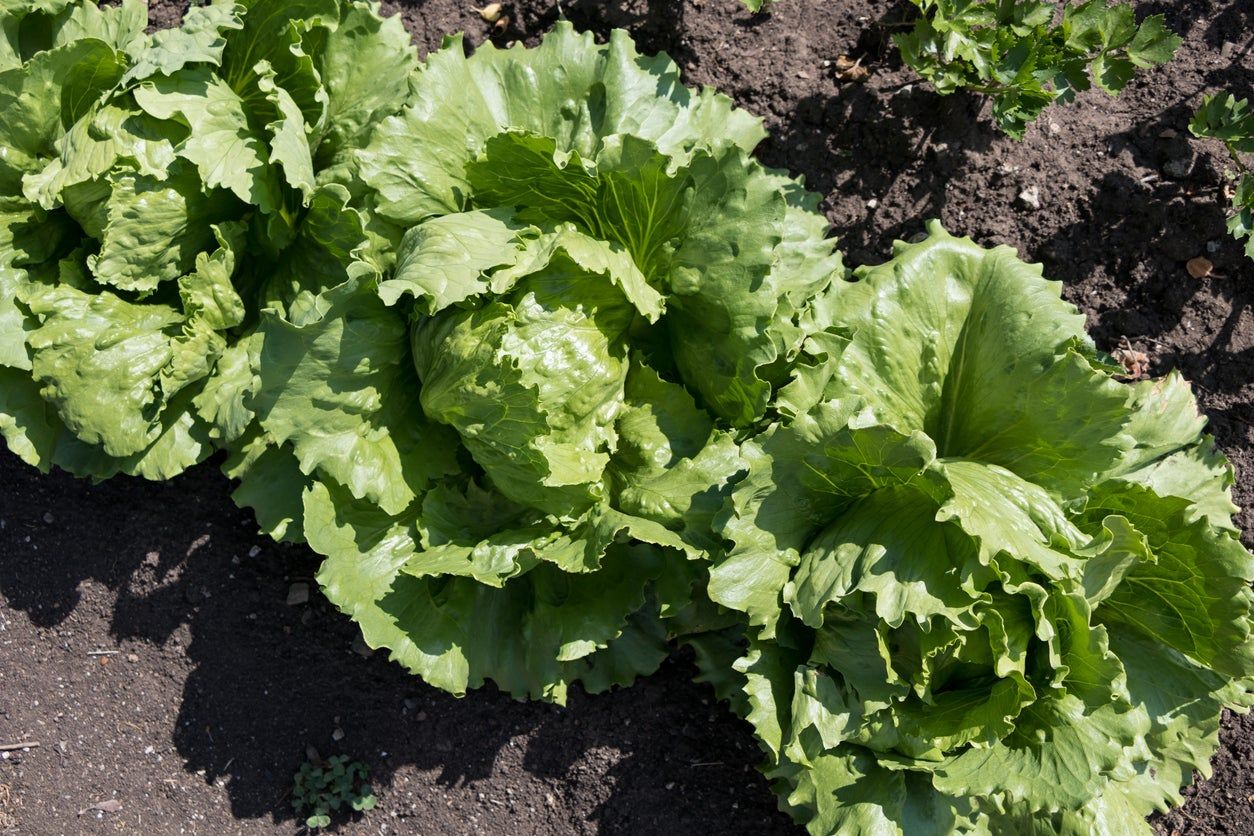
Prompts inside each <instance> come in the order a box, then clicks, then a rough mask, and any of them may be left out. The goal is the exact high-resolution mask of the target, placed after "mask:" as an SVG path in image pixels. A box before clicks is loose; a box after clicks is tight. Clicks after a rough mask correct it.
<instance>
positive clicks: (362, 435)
mask: <svg viewBox="0 0 1254 836" xmlns="http://www.w3.org/2000/svg"><path fill="white" fill-rule="evenodd" d="M762 135H763V134H762V130H761V127H760V124H759V122H758V120H757V119H755V118H752V117H750V116H748V115H746V114H744V113H743V112H740V111H738V110H735V109H734V108H733V107H732V106H731V104H730V102H729V101H728V100H727V99H726V98H724V97H722V96H719V95H716V94H714V93H713V92H712V91H703V92H700V93H693V92H690V91H688V90H686V89H685V88H684V87H682V86H681V85H680V83H679V73H678V69H677V68H676V67H675V65H674V64H672V63H671V62H670V61H669V60H667V59H665V58H658V59H649V58H642V57H641V56H639V55H638V54H637V53H636V52H635V49H634V47H633V46H632V44H631V41H630V40H629V39H628V38H627V36H626V34H625V33H621V32H617V33H615V34H614V35H613V36H612V37H611V39H610V41H609V43H608V44H605V45H598V44H596V43H595V42H594V41H593V39H592V37H591V35H578V34H576V33H575V32H574V31H573V29H572V28H571V27H570V26H569V25H567V24H564V23H563V24H560V25H559V26H558V27H557V29H556V30H555V31H554V32H552V33H551V34H549V35H548V36H547V37H546V38H545V39H544V41H543V43H542V44H541V45H540V46H539V47H538V48H535V49H523V48H521V47H519V48H513V49H509V50H497V49H494V48H492V47H490V46H485V47H483V48H481V49H480V50H478V51H477V52H476V53H475V55H474V56H473V57H470V58H467V57H466V56H465V50H464V48H463V46H462V43H461V41H460V39H454V40H452V41H450V42H449V43H448V44H447V45H446V46H445V48H444V49H443V50H441V51H439V52H438V53H436V54H434V55H432V56H431V57H430V59H429V61H428V63H427V65H426V67H425V68H424V70H423V71H422V73H421V74H419V75H418V76H417V77H416V78H415V79H414V83H413V92H412V94H411V96H410V100H409V103H408V105H407V106H406V107H405V109H404V110H403V112H401V113H400V114H398V115H396V116H394V117H391V118H388V119H385V120H383V121H382V122H381V123H380V124H379V125H378V127H377V128H376V129H375V131H374V134H373V138H372V140H371V142H370V144H369V145H368V146H367V147H366V148H365V149H364V150H362V151H361V153H360V154H358V155H357V159H356V165H357V170H358V173H359V176H360V181H361V182H360V184H359V188H358V192H359V193H360V194H361V195H362V199H363V200H366V201H367V202H368V203H369V204H370V206H372V207H373V208H372V213H373V214H374V216H375V217H376V218H377V219H378V220H379V222H380V223H381V224H387V225H390V226H391V228H392V229H393V231H394V233H395V231H397V230H403V234H401V235H399V238H398V237H397V236H396V235H395V234H394V235H393V239H391V240H396V241H397V243H396V247H395V263H394V264H391V265H389V269H387V270H386V271H381V270H380V269H379V266H378V265H377V264H372V263H369V262H368V260H366V259H364V258H360V257H357V260H356V262H355V263H354V264H351V265H350V266H349V267H348V268H347V273H348V276H347V278H346V279H345V281H344V282H343V283H341V284H339V285H338V286H335V287H333V288H330V289H328V290H326V291H325V292H322V293H320V294H316V295H314V296H311V297H309V298H306V299H304V300H303V301H301V302H299V303H298V304H295V305H288V306H286V307H284V306H282V305H272V306H270V307H269V308H268V309H267V310H266V312H265V314H264V316H263V317H262V322H261V324H260V327H259V329H258V337H257V342H258V345H259V348H258V350H257V354H256V362H255V364H254V365H255V370H256V377H255V381H254V383H253V385H252V388H251V389H250V391H251V393H252V394H251V395H250V396H249V397H248V399H247V404H248V408H249V409H250V410H251V411H252V412H253V413H254V414H255V420H256V423H255V426H256V427H257V428H259V432H258V434H256V436H255V438H256V443H255V444H250V445H249V447H248V449H247V450H245V451H244V452H243V454H242V455H241V456H240V457H239V459H238V460H239V461H240V462H241V466H240V468H239V474H240V475H241V476H242V477H243V482H242V484H241V488H240V492H241V493H240V496H239V498H240V499H241V501H244V502H248V503H252V504H256V505H257V506H258V507H259V512H260V513H262V514H263V515H264V516H267V517H269V518H268V519H263V524H266V525H267V526H268V527H270V528H271V530H272V531H273V532H275V533H276V534H279V535H281V536H287V537H290V538H295V539H300V538H303V539H305V540H307V542H308V543H309V545H310V546H312V547H313V549H314V550H315V551H317V552H319V553H320V554H322V555H325V557H326V560H325V561H324V563H323V566H322V569H321V571H320V573H319V576H318V578H319V581H320V583H321V584H322V587H323V590H324V592H325V593H326V595H327V596H328V598H329V599H330V600H331V601H333V602H334V603H335V604H336V605H338V606H339V607H340V608H342V609H343V610H344V611H345V612H347V613H349V614H350V615H351V616H352V617H353V618H354V619H356V620H357V621H358V622H359V623H360V624H361V627H362V629H363V631H364V634H365V638H366V641H367V642H368V643H369V644H370V645H372V646H374V647H386V648H389V649H390V651H391V653H392V655H393V657H394V658H395V659H396V660H397V661H399V662H401V663H402V664H404V665H405V666H407V667H408V668H409V669H411V670H412V671H414V672H416V673H418V674H420V675H422V676H423V677H424V678H425V679H427V680H428V681H429V682H431V683H433V684H435V685H438V686H440V687H442V688H445V689H448V690H450V691H453V692H455V693H463V692H464V691H465V690H466V689H467V688H470V687H475V686H477V685H479V684H481V683H483V682H484V681H485V680H487V679H491V680H494V681H495V682H496V683H497V684H498V685H499V686H500V687H501V688H502V689H504V690H506V691H508V692H510V693H512V694H515V695H517V696H520V697H521V696H532V697H538V698H545V699H552V700H559V701H560V700H562V699H563V698H564V695H565V691H566V687H567V685H568V684H569V683H570V682H571V681H574V680H576V679H580V680H582V681H583V682H584V683H585V685H586V686H587V687H589V688H593V689H596V688H601V687H607V686H608V685H610V684H613V683H617V682H627V681H630V680H631V679H632V678H634V676H635V675H637V674H639V673H644V672H649V671H651V670H652V669H653V668H654V667H656V665H657V664H658V663H659V662H660V661H661V659H662V657H663V656H664V655H665V652H666V646H665V639H666V637H667V633H668V631H670V632H675V631H682V630H687V629H698V628H699V627H701V626H703V625H704V624H706V623H707V620H709V619H713V620H717V616H716V614H714V613H713V612H712V610H711V609H710V608H709V607H708V606H706V607H705V608H702V607H701V606H700V603H701V599H702V598H703V592H702V585H703V584H702V580H703V571H704V570H703V564H702V563H701V562H700V559H701V558H703V557H704V556H705V554H706V553H707V551H708V549H710V548H712V547H713V546H714V544H715V541H714V540H713V538H712V534H711V523H710V520H711V518H712V516H713V514H714V513H715V512H716V511H717V510H718V509H719V508H720V507H721V504H722V502H723V496H724V494H725V492H726V490H727V487H728V485H729V484H730V481H731V479H732V478H733V477H734V476H735V475H736V474H737V473H738V472H739V470H740V464H739V458H738V452H737V447H736V444H735V442H734V439H733V437H732V432H733V431H734V430H736V429H740V430H747V429H749V428H751V427H753V426H754V425H755V423H756V422H758V421H759V420H760V419H761V418H762V417H763V416H764V414H765V412H766V408H767V404H768V403H769V401H770V399H771V396H772V392H773V389H774V387H775V386H777V385H778V384H780V383H782V382H783V381H784V380H785V379H786V373H787V370H788V368H789V366H790V364H791V363H792V361H793V358H794V357H795V356H796V355H797V353H798V352H799V350H800V348H801V343H802V341H803V339H804V338H805V336H806V334H807V328H808V327H809V326H808V323H809V322H810V321H811V320H812V319H813V317H812V316H810V315H809V311H808V305H809V303H810V301H811V300H812V299H813V298H815V297H816V296H817V295H818V294H819V292H820V291H821V290H822V289H823V288H825V287H826V286H827V285H828V284H829V282H830V280H831V277H832V276H833V275H834V274H835V273H836V272H837V270H838V269H839V260H838V258H837V257H836V256H835V255H834V254H833V249H832V243H831V242H830V241H828V240H825V238H824V233H825V231H826V223H825V221H824V219H823V218H822V216H821V215H820V214H818V213H817V212H815V211H814V207H815V204H816V198H815V197H814V196H812V195H808V194H806V193H805V192H804V191H803V190H802V189H801V187H800V186H799V184H798V183H796V182H794V181H792V180H790V179H789V178H787V177H785V176H783V175H780V174H777V173H774V172H771V171H767V170H765V169H763V168H762V167H761V166H760V165H758V164H757V163H756V162H754V161H752V160H751V159H750V158H749V156H748V152H749V150H750V149H752V148H753V146H754V145H755V144H756V143H757V142H758V141H759V140H760V139H761V137H762ZM348 211H349V212H352V211H353V210H352V209H350V210H348ZM358 256H361V253H359V254H358ZM278 485H282V486H285V487H282V488H280V487H276V486H278ZM275 494H279V495H282V496H286V497H296V498H299V501H294V502H291V503H289V504H287V505H285V506H284V507H283V508H282V509H279V508H278V507H277V506H278V504H279V503H276V502H274V501H273V500H271V499H267V498H264V497H268V496H274V495H275ZM694 590H695V592H694ZM694 598H695V603H694ZM661 619H670V621H669V623H668V625H663V623H662V621H661ZM681 625H682V626H681Z"/></svg>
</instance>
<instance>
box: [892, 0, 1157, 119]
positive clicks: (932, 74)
mask: <svg viewBox="0 0 1254 836" xmlns="http://www.w3.org/2000/svg"><path fill="white" fill-rule="evenodd" d="M911 2H912V3H914V5H916V6H918V7H919V11H920V12H921V13H922V16H921V17H920V18H919V19H918V21H916V23H915V26H914V29H913V30H912V31H910V32H908V33H905V34H902V35H898V36H897V37H896V39H895V40H896V42H897V47H898V48H899V49H900V50H901V57H902V59H903V60H905V62H906V63H907V64H909V65H910V66H911V67H912V68H914V69H915V70H916V71H917V72H918V73H919V74H920V75H921V76H923V77H924V78H925V79H927V80H928V81H930V82H932V84H933V85H935V87H936V89H937V90H938V91H939V92H941V93H952V92H954V91H955V90H958V89H960V88H964V87H965V88H967V89H969V90H973V91H975V92H978V93H984V94H986V95H988V96H991V97H992V98H993V117H994V118H995V119H996V120H997V124H998V125H999V126H1000V127H1001V129H1002V130H1004V131H1005V132H1006V133H1008V134H1010V135H1011V136H1014V137H1022V136H1023V133H1024V130H1025V129H1026V128H1027V125H1028V123H1029V122H1032V121H1033V120H1035V119H1036V117H1037V116H1039V115H1040V114H1041V111H1042V110H1044V109H1045V108H1046V107H1048V106H1049V105H1051V104H1053V103H1054V102H1056V101H1062V102H1064V103H1065V102H1070V101H1071V100H1072V99H1073V98H1075V94H1076V93H1078V92H1082V91H1084V90H1088V89H1089V88H1090V87H1091V86H1092V85H1093V84H1096V85H1097V86H1098V87H1100V88H1101V89H1103V90H1105V91H1106V92H1107V93H1109V94H1110V95H1112V96H1113V95H1115V94H1117V93H1118V92H1119V91H1120V90H1122V89H1123V88H1124V86H1125V85H1127V83H1128V82H1129V81H1131V79H1132V76H1133V74H1134V72H1135V71H1136V69H1137V68H1146V67H1152V66H1154V65H1156V64H1162V63H1165V62H1167V61H1169V60H1171V57H1172V56H1173V55H1175V52H1176V49H1177V48H1178V47H1179V46H1180V38H1178V37H1176V35H1174V34H1172V33H1171V31H1169V30H1168V29H1167V26H1166V24H1165V23H1164V21H1163V17H1162V15H1153V16H1150V17H1147V18H1146V19H1145V20H1144V21H1142V22H1141V23H1140V24H1139V25H1138V24H1137V22H1136V16H1135V15H1134V14H1133V11H1132V7H1131V6H1129V5H1126V4H1122V3H1121V4H1118V5H1113V6H1112V5H1108V4H1107V0H1087V2H1083V3H1063V4H1061V5H1062V6H1063V9H1062V14H1061V15H1059V14H1058V9H1059V5H1060V4H1059V3H1058V2H1056V0H911Z"/></svg>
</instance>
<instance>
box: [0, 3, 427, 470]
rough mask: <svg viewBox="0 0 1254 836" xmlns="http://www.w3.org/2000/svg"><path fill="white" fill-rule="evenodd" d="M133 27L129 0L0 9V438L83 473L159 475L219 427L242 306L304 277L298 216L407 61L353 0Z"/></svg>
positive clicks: (308, 252)
mask: <svg viewBox="0 0 1254 836" xmlns="http://www.w3.org/2000/svg"><path fill="white" fill-rule="evenodd" d="M146 26H147V9H146V6H145V5H144V4H143V3H141V2H138V0H124V2H122V3H121V4H120V5H117V6H97V5H96V4H95V3H94V2H70V1H69V0H40V2H34V0H31V1H30V2H26V0H21V2H12V3H6V4H5V5H4V8H3V10H2V11H0V32H2V33H3V38H2V39H0V102H2V104H3V110H4V113H5V118H4V120H3V124H0V146H3V148H4V154H3V156H0V230H2V231H0V431H3V433H4V435H5V438H6V440H7V441H8V443H9V446H10V448H11V449H13V450H14V451H15V452H16V453H17V454H18V455H20V456H21V457H22V458H24V459H25V460H26V461H28V462H29V463H31V464H34V465H37V466H39V467H41V468H44V469H47V468H48V467H49V466H51V465H54V464H55V465H57V466H60V467H62V468H64V469H66V470H69V471H71V472H74V473H76V474H79V475H90V476H93V477H97V478H100V477H104V476H109V475H112V474H114V473H118V472H122V473H130V474H137V475H141V476H145V477H148V478H169V477H171V476H173V475H175V474H177V473H179V472H180V471H182V470H183V469H184V468H186V467H188V466H190V465H192V464H194V463H196V462H198V461H200V460H202V459H203V458H205V457H206V456H207V455H208V454H209V453H210V452H211V451H212V450H213V448H214V446H215V443H217V442H218V441H219V440H227V437H229V436H232V435H233V434H234V433H233V430H232V429H231V425H232V423H233V421H232V418H231V416H230V415H229V414H228V413H227V412H226V411H225V410H226V409H227V406H228V405H229V404H230V399H229V398H225V397H224V395H223V392H222V386H220V385H218V384H217V383H215V377H216V376H217V370H218V369H219V366H222V367H223V368H228V367H239V366H241V365H244V366H246V365H247V359H246V357H245V358H241V355H242V353H243V348H242V347H241V344H240V338H241V336H242V335H244V334H246V333H247V332H248V331H249V330H250V329H251V328H252V327H253V326H254V325H255V322H256V319H257V312H258V306H259V302H258V299H259V298H261V297H266V296H268V295H275V294H276V293H282V292H287V289H286V288H283V285H284V283H285V282H286V283H287V284H297V283H300V282H311V281H314V278H313V276H314V275H316V274H312V275H311V273H310V272H309V271H308V270H306V269H304V268H306V267H307V266H308V265H309V264H310V263H318V262H320V260H321V259H320V258H319V257H318V256H317V255H316V251H317V250H318V248H319V247H320V246H321V243H320V242H319V241H318V238H319V236H320V235H322V234H323V232H324V230H323V229H322V228H321V227H320V226H319V225H318V223H317V222H316V221H317V218H318V217H319V215H320V213H321V214H323V215H325V214H326V213H327V212H328V211H330V212H332V213H334V205H336V204H337V201H338V205H339V206H340V207H342V206H343V205H344V204H345V203H346V202H347V200H348V193H347V191H346V190H345V189H344V187H343V186H342V185H338V184H337V183H336V181H337V180H339V181H345V180H347V176H346V173H347V167H348V166H349V165H350V160H351V156H350V155H351V152H352V151H353V150H354V149H355V148H356V147H357V146H358V145H360V144H361V143H362V142H363V141H364V139H365V136H366V134H367V133H368V131H369V130H370V128H371V127H373V124H374V123H375V122H377V121H378V119H379V118H381V116H382V115H385V114H386V113H389V112H392V111H393V110H395V109H397V108H399V106H400V104H401V103H402V102H403V101H404V97H405V95H406V93H407V92H408V76H409V73H410V72H411V71H412V69H413V68H414V67H415V66H416V64H417V57H416V54H415V53H414V51H413V49H412V47H411V46H410V45H409V41H408V37H407V35H406V34H405V33H404V31H403V29H401V27H400V25H399V23H397V22H395V21H393V22H391V23H390V24H387V25H385V24H384V23H383V21H382V20H381V18H379V16H378V14H377V12H376V8H375V6H373V5H371V4H368V3H364V2H347V0H345V2H340V0H302V2H299V3H290V2H282V0H249V1H248V2H240V3H215V4H213V5H209V6H197V7H193V8H192V9H190V10H189V11H188V13H187V15H186V18H185V20H184V22H183V24H182V26H181V27H179V28H177V29H171V30H166V31H161V32H157V33H154V34H151V35H148V34H145V28H146ZM375 72H378V73H379V74H380V77H379V78H377V79H376V78H374V77H373V73H375ZM368 76H370V83H369V85H366V84H365V83H364V82H365V79H366V78H367V77H368ZM311 219H312V220H311ZM276 288H283V289H282V290H279V289H276ZM221 425H225V427H226V429H225V430H224V429H223V426H221ZM224 433H225V435H224Z"/></svg>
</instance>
